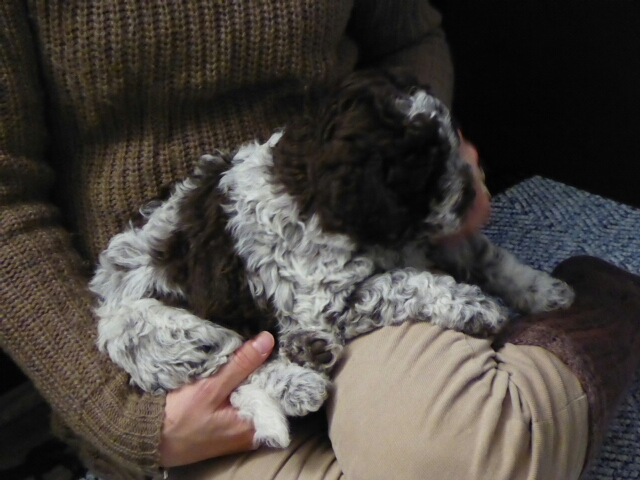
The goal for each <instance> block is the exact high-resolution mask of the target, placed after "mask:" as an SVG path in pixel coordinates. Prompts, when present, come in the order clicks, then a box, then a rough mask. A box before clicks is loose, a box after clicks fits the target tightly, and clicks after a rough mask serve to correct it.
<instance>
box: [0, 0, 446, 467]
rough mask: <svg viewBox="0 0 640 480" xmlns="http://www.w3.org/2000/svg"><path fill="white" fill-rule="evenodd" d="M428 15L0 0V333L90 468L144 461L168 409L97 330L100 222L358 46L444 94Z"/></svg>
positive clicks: (258, 123) (192, 2) (162, 2)
mask: <svg viewBox="0 0 640 480" xmlns="http://www.w3.org/2000/svg"><path fill="white" fill-rule="evenodd" d="M352 13H353V15H352ZM439 22H440V17H439V15H438V14H437V12H435V11H434V10H433V9H432V8H431V7H430V6H429V5H428V4H427V3H426V2H424V1H418V0H384V1H383V0H379V1H369V0H367V1H364V0H363V1H362V5H355V6H354V5H353V2H352V1H349V0H325V1H318V0H288V1H286V0H252V1H237V0H220V1H215V2H201V1H197V0H175V1H168V0H159V1H154V2H138V1H135V0H104V1H100V2H87V1H83V0H65V1H56V2H51V1H44V0H30V1H24V0H3V1H2V2H0V35H1V37H0V39H1V42H0V241H1V242H0V278H1V279H2V280H1V285H2V287H1V290H0V344H1V346H2V348H3V349H4V350H5V351H7V352H8V353H9V354H10V355H11V356H12V358H13V359H14V360H15V361H16V362H17V363H18V364H19V365H20V366H21V367H22V368H23V370H24V371H25V372H26V373H27V374H28V375H29V377H30V378H31V379H32V381H33V382H34V384H35V385H36V387H37V388H38V389H39V390H40V392H41V393H42V394H43V396H44V397H45V398H46V400H47V401H48V402H49V403H50V404H51V406H52V408H53V411H54V414H55V419H56V422H55V423H56V424H57V425H58V428H57V431H58V432H59V434H60V435H61V436H63V437H64V438H65V439H66V440H67V441H69V442H70V443H72V444H75V445H76V446H77V447H78V449H79V451H80V452H81V453H82V455H83V458H84V459H85V461H86V462H87V463H88V464H89V466H90V467H91V468H93V469H94V471H96V473H101V474H103V475H104V476H105V477H108V478H139V477H141V476H142V475H154V474H157V473H158V442H159V437H160V430H161V425H162V419H163V409H164V398H162V397H151V396H149V395H145V394H142V393H141V392H140V391H138V390H135V389H134V388H132V387H130V386H129V385H128V378H127V376H126V375H125V374H124V373H123V372H122V371H121V370H119V369H118V368H117V367H115V366H114V365H112V364H111V362H110V361H109V360H108V359H107V358H105V357H104V356H102V355H100V354H99V353H98V351H97V349H96V348H95V337H96V328H95V327H96V325H95V319H94V318H93V317H92V312H91V308H92V298H91V297H90V295H89V294H88V291H87V289H86V282H87V278H88V275H87V274H88V273H89V272H90V267H91V265H92V264H93V262H94V261H95V259H96V258H97V255H98V254H99V252H100V251H101V250H102V249H103V248H104V247H105V246H106V245H107V243H108V241H109V238H110V237H111V236H112V235H114V234H115V233H117V232H118V231H120V230H121V228H122V227H123V226H124V225H125V223H126V222H127V221H128V219H129V218H130V217H131V216H132V215H133V214H135V212H136V211H137V210H138V208H139V207H140V205H142V204H143V203H144V202H145V201H147V200H149V199H151V198H153V197H155V196H156V195H157V194H158V193H159V191H160V190H161V188H162V187H163V186H165V185H167V184H169V183H170V182H172V181H174V180H176V179H179V178H181V177H183V176H184V175H186V174H187V173H188V172H189V171H190V170H191V168H192V166H193V164H194V162H195V161H196V160H197V158H198V157H199V156H200V155H202V154H204V153H206V152H212V151H214V150H215V149H217V148H219V149H233V148H235V147H237V146H239V144H241V143H242V142H246V141H248V140H250V139H252V138H255V137H259V138H260V137H263V138H264V137H266V136H267V135H269V134H270V133H271V132H272V130H273V129H275V128H277V127H280V126H283V125H285V124H286V123H287V121H289V120H290V119H292V118H293V117H294V116H295V115H296V114H297V112H298V105H299V102H297V101H293V99H294V98H296V97H295V94H299V93H300V92H301V86H302V85H303V84H305V83H308V82H321V81H326V80H331V79H334V78H336V77H339V76H341V75H343V74H345V73H347V72H349V71H351V70H352V69H353V68H354V67H355V66H356V63H357V62H358V58H360V62H361V63H362V64H365V63H386V64H387V65H392V64H394V62H396V61H400V62H412V63H414V65H415V68H416V71H417V73H418V74H419V75H420V76H421V77H422V78H421V79H422V80H425V81H430V82H431V83H432V84H433V87H434V90H435V91H436V92H437V93H439V94H440V95H441V97H443V99H444V100H445V101H446V102H450V96H451V64H450V60H449V56H448V50H447V47H446V44H445V41H444V37H443V35H442V33H441V31H440V30H439ZM347 34H348V35H347ZM359 53H360V55H359ZM87 267H89V268H87Z"/></svg>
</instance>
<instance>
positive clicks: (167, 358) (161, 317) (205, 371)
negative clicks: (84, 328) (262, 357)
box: [96, 299, 242, 394]
mask: <svg viewBox="0 0 640 480" xmlns="http://www.w3.org/2000/svg"><path fill="white" fill-rule="evenodd" d="M96 313H97V315H98V316H99V317H100V321H99V323H98V347H99V349H100V350H101V351H103V352H107V353H108V354H109V356H110V357H111V359H112V360H113V361H114V362H115V363H117V364H118V365H120V366H121V367H122V368H123V369H124V370H126V371H127V373H129V374H130V375H131V383H133V384H136V385H138V386H139V387H140V388H142V389H143V390H144V391H146V392H150V393H156V394H160V393H163V392H165V391H166V390H171V389H175V388H178V387H179V386H181V385H184V384H186V383H189V382H190V381H193V380H195V379H197V378H203V377H207V376H209V375H211V374H213V373H215V372H216V371H217V370H218V368H220V366H222V365H223V364H225V363H226V362H227V360H228V358H229V356H230V355H231V354H232V353H233V352H234V351H235V350H236V349H237V348H238V347H239V346H240V345H241V344H242V338H241V337H240V335H238V334H237V333H235V332H233V331H231V330H228V329H226V328H223V327H220V326H219V325H215V324H214V323H212V322H209V321H207V320H203V319H201V318H199V317H196V316H195V315H192V314H190V313H189V312H187V311H186V310H182V309H180V308H174V307H168V306H166V305H164V304H162V303H161V302H159V301H158V300H155V299H141V300H132V301H128V302H124V303H122V304H117V305H109V304H103V305H102V306H100V307H99V308H98V309H97V310H96Z"/></svg>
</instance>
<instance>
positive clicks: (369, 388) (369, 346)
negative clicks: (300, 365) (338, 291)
mask: <svg viewBox="0 0 640 480" xmlns="http://www.w3.org/2000/svg"><path fill="white" fill-rule="evenodd" d="M587 415H588V405H587V399H586V397H585V395H584V392H583V390H582V388H581V386H580V384H579V382H578V380H577V379H576V377H575V376H574V375H573V374H572V373H571V372H570V371H569V369H568V368H567V367H566V366H565V365H563V364H562V363H561V362H560V361H559V360H558V359H557V358H556V357H555V356H553V355H552V354H550V353H548V352H547V351H545V350H543V349H542V348H539V347H530V346H514V345H510V344H507V345H506V346H505V347H504V348H502V349H501V350H500V351H499V352H495V351H494V350H493V349H492V347H491V342H490V340H488V339H478V338H473V337H468V336H466V335H463V334H460V333H458V332H453V331H448V330H442V329H440V328H438V327H434V326H432V325H430V324H425V323H423V324H406V325H401V326H398V327H387V328H383V329H381V330H378V331H375V332H372V333H370V334H368V335H365V336H362V337H360V338H358V339H356V340H354V341H353V342H351V343H350V344H349V345H348V346H347V347H346V348H345V353H344V358H343V360H342V361H341V363H340V365H339V366H338V368H337V369H336V371H335V382H334V389H333V392H332V394H331V397H330V399H329V401H328V404H327V417H328V432H327V424H326V423H325V422H324V421H323V419H322V418H319V417H318V414H316V415H311V416H309V417H308V418H303V419H299V420H297V421H295V422H294V426H293V435H292V438H293V442H292V445H291V446H290V447H289V448H287V449H285V450H271V449H259V450H257V451H255V452H248V453H245V454H239V455H233V456H229V457H225V458H219V459H213V460H210V461H207V462H202V463H200V464H197V465H193V466H190V467H184V468H181V469H174V470H172V471H171V475H170V478H176V479H185V480H186V479H188V480H195V479H214V478H215V479H243V480H250V479H254V478H255V479H260V480H263V479H273V480H280V479H292V478H300V479H305V480H307V479H308V480H315V479H318V480H320V479H322V480H325V479H326V480H329V479H330V480H333V479H338V478H345V479H348V480H354V479H365V480H374V479H378V478H379V479H385V480H387V479H390V478H393V479H396V480H403V479H421V480H425V479H426V480H429V479H432V478H433V479H440V478H452V479H454V478H464V479H472V478H478V479H480V478H492V479H495V480H499V479H509V480H514V479H528V478H530V479H533V478H535V479H546V478H563V479H566V480H569V479H572V478H577V477H578V476H579V474H580V471H581V469H582V465H583V462H584V457H585V452H586V446H587V438H588V432H587V428H588V423H587ZM342 472H344V473H342Z"/></svg>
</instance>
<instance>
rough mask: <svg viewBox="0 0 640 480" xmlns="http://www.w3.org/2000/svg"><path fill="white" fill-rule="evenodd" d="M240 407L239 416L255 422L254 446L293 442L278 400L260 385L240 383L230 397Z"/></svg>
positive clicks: (283, 445)
mask: <svg viewBox="0 0 640 480" xmlns="http://www.w3.org/2000/svg"><path fill="white" fill-rule="evenodd" d="M229 401H230V402H231V404H232V405H233V406H234V407H236V408H237V409H238V416H239V417H240V418H244V419H247V420H251V421H252V422H253V425H254V428H255V430H256V433H255V435H254V437H253V443H254V446H256V447H258V446H260V445H264V446H267V447H274V448H285V447H287V446H289V443H291V439H290V437H289V426H288V424H287V419H286V417H285V415H284V412H283V411H282V409H281V408H280V406H279V405H278V402H277V401H276V400H275V399H273V398H271V396H269V395H268V394H267V392H265V391H264V390H263V389H262V388H261V387H260V386H258V385H254V384H250V383H247V384H244V385H240V386H239V387H238V388H237V389H236V390H235V391H234V392H233V393H232V394H231V396H230V397H229Z"/></svg>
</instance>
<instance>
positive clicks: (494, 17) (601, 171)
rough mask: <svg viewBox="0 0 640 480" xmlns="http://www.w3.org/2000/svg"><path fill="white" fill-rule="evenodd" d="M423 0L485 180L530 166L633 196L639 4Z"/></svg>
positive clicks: (615, 0) (509, 179) (638, 151)
mask: <svg viewBox="0 0 640 480" xmlns="http://www.w3.org/2000/svg"><path fill="white" fill-rule="evenodd" d="M434 3H435V4H436V5H437V6H438V7H439V8H440V10H441V11H442V12H443V18H444V22H445V30H446V32H447V35H448V39H449V43H450V45H451V49H452V54H453V57H454V65H455V68H456V88H455V97H454V98H455V99H454V112H455V113H456V115H457V117H458V120H459V121H460V123H461V125H462V128H463V131H464V133H465V135H466V136H467V137H468V138H470V139H471V140H472V141H473V142H474V143H476V145H477V146H478V150H479V152H480V155H481V157H482V159H483V162H484V163H485V165H486V167H487V168H486V169H487V176H488V183H489V184H490V185H489V186H490V188H491V189H492V190H498V191H499V190H501V189H502V188H504V187H505V186H509V185H510V184H512V183H514V182H517V181H518V180H520V179H522V178H526V177H528V176H530V175H533V174H537V175H542V176H545V177H548V178H552V179H555V180H558V181H561V182H563V183H567V184H570V185H574V186H576V187H579V188H582V189H584V190H587V191H589V192H592V193H597V194H600V195H602V196H605V197H608V198H612V199H615V200H618V201H621V202H624V203H628V204H631V205H635V206H640V186H639V185H638V184H639V182H638V180H639V179H640V128H639V126H640V94H639V93H638V92H639V89H640V2H637V1H634V0H606V1H604V0H589V1H585V0H582V1H578V0H555V1H545V0H536V1H533V0H517V1H515V0H484V1H479V0H475V1H471V0H437V1H434ZM639 233H640V228H639Z"/></svg>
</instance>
